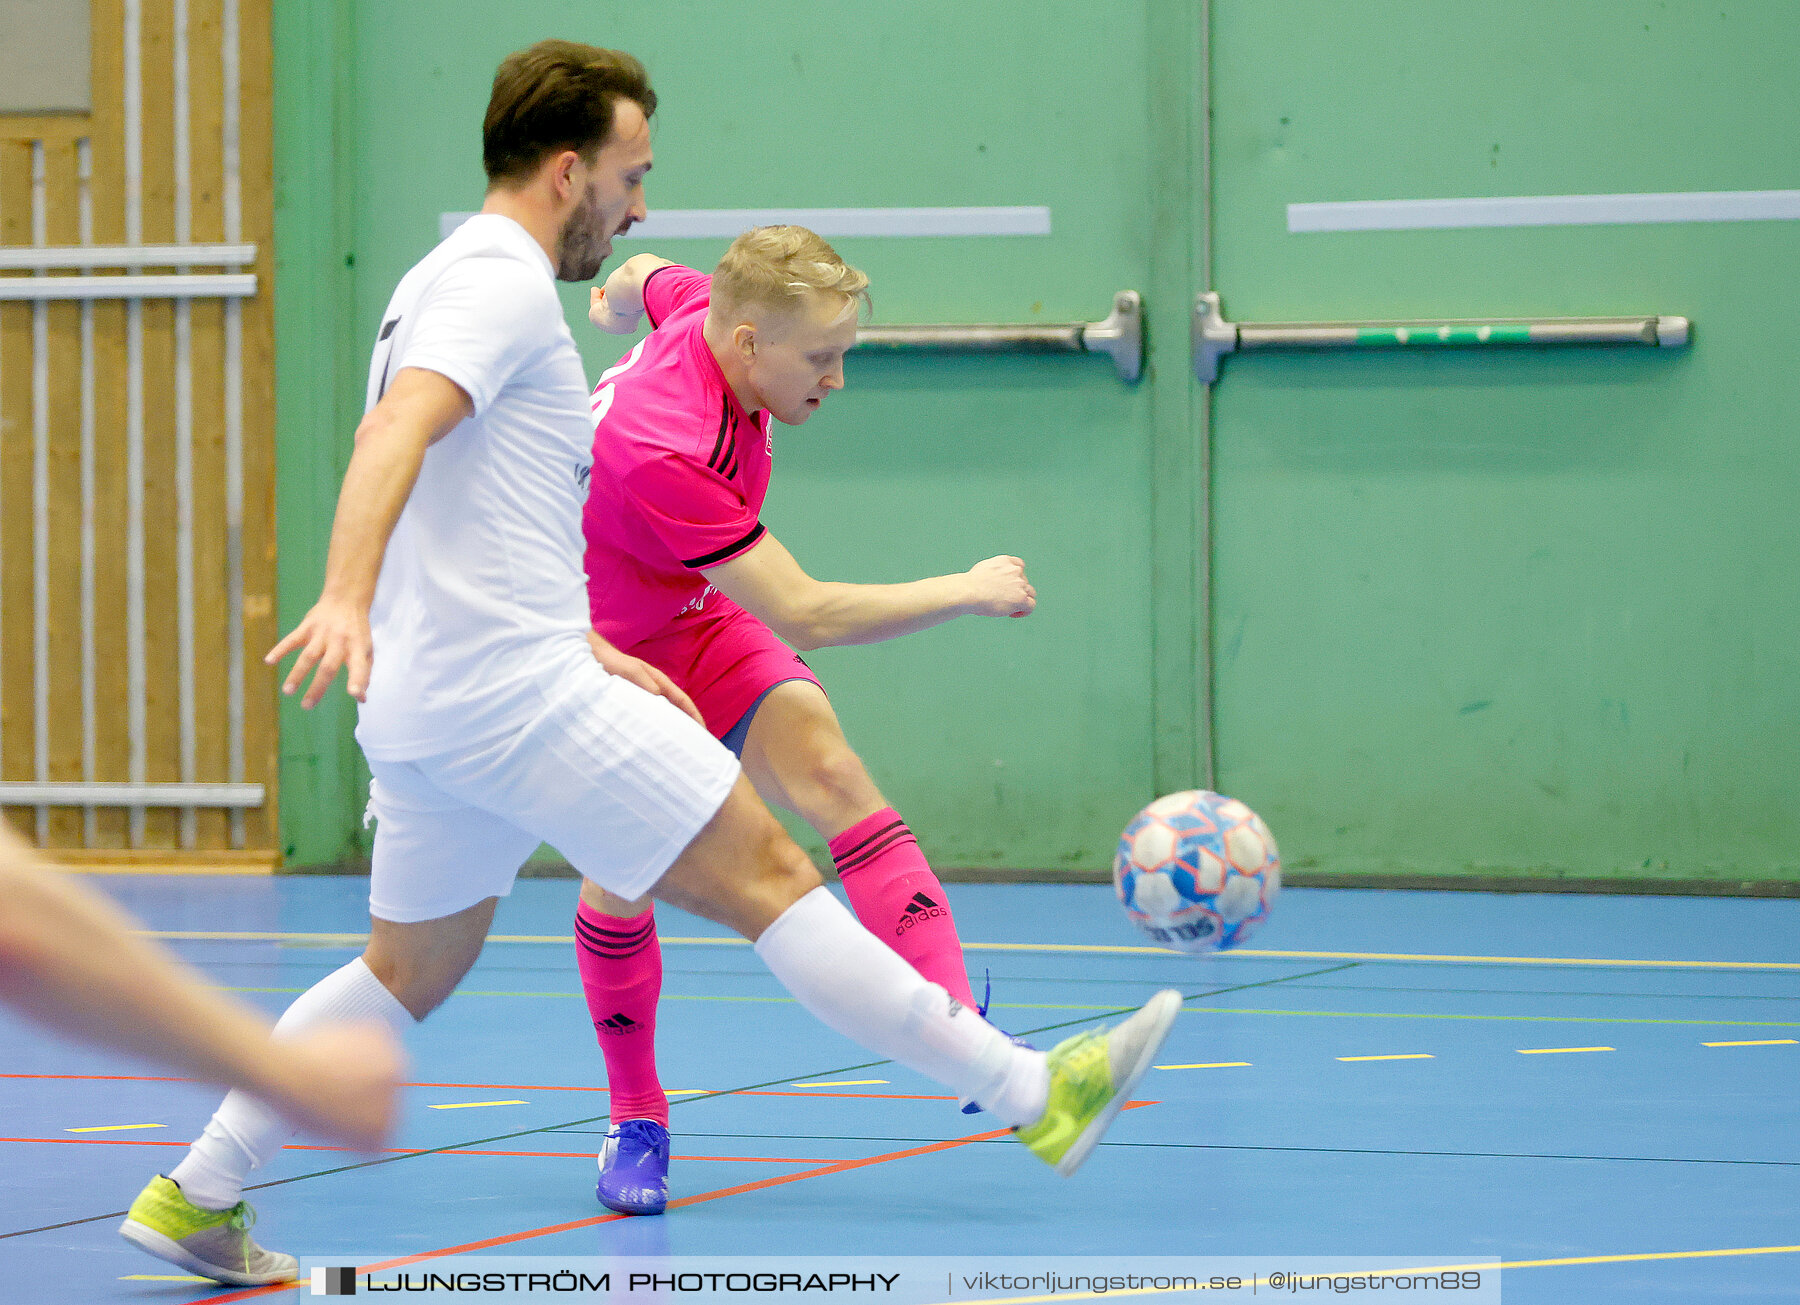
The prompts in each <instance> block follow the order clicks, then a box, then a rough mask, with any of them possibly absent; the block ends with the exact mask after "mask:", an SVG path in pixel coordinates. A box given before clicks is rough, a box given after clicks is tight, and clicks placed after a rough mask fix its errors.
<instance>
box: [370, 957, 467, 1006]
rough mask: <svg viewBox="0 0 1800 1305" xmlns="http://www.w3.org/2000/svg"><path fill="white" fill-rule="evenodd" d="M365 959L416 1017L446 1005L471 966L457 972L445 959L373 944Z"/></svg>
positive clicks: (384, 983)
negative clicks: (425, 956) (391, 950)
mask: <svg viewBox="0 0 1800 1305" xmlns="http://www.w3.org/2000/svg"><path fill="white" fill-rule="evenodd" d="M363 963H364V964H365V965H367V966H368V967H369V973H371V974H373V975H374V976H375V977H376V979H378V980H380V982H381V986H382V987H384V988H386V989H387V990H388V991H389V992H390V993H392V994H393V996H394V1000H395V1001H397V1002H399V1003H400V1004H401V1005H402V1006H404V1007H406V1011H407V1014H409V1015H411V1016H412V1017H413V1018H414V1019H415V1020H423V1019H424V1018H425V1017H426V1016H427V1015H429V1014H431V1012H432V1011H434V1010H436V1009H437V1008H438V1007H439V1006H442V1005H443V1004H444V1002H445V1000H446V999H447V998H448V997H449V996H450V994H451V993H452V992H454V991H455V990H456V985H457V983H458V982H459V981H461V979H462V976H463V974H464V973H465V972H466V971H467V969H468V967H467V966H464V967H462V969H460V970H455V971H454V972H453V970H452V968H451V967H446V966H445V965H444V964H443V963H442V961H441V959H430V960H421V959H420V958H417V957H410V956H405V955H397V954H394V953H390V952H385V951H380V950H377V949H373V948H371V949H370V950H369V951H366V952H364V953H363Z"/></svg>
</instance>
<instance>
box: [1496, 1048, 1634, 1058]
mask: <svg viewBox="0 0 1800 1305" xmlns="http://www.w3.org/2000/svg"><path fill="white" fill-rule="evenodd" d="M1617 1050H1618V1048H1617V1047H1520V1048H1519V1054H1520V1055H1521V1056H1563V1055H1568V1054H1571V1053H1573V1052H1577V1051H1617Z"/></svg>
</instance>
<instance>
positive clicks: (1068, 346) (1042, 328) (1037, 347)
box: [856, 290, 1144, 381]
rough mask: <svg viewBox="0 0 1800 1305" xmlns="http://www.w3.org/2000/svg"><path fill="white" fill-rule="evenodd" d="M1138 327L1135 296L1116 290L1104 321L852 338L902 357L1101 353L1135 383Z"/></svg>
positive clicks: (876, 329) (902, 329)
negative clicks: (917, 353)
mask: <svg viewBox="0 0 1800 1305" xmlns="http://www.w3.org/2000/svg"><path fill="white" fill-rule="evenodd" d="M1143 322H1144V305H1143V300H1142V298H1141V297H1140V296H1139V294H1138V292H1137V291H1136V290H1121V291H1119V293H1118V294H1116V295H1114V296H1113V307H1112V312H1111V313H1110V314H1109V315H1108V316H1107V318H1106V320H1105V321H1103V322H1067V323H1058V324H1054V325H1052V324H1042V325H1040V324H1036V323H1024V324H1020V325H1016V326H1005V325H992V324H981V325H972V326H928V325H912V324H908V325H899V326H865V327H863V328H862V329H861V330H859V331H858V332H857V333H856V347H857V348H858V349H875V350H880V351H882V352H907V353H911V352H914V351H930V352H937V353H1104V354H1107V355H1109V356H1110V357H1111V358H1112V360H1113V367H1114V369H1115V370H1116V371H1117V372H1118V373H1119V379H1120V380H1122V381H1135V380H1136V379H1137V378H1138V375H1139V373H1140V372H1142V370H1143V366H1144V327H1143Z"/></svg>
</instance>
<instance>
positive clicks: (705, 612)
mask: <svg viewBox="0 0 1800 1305" xmlns="http://www.w3.org/2000/svg"><path fill="white" fill-rule="evenodd" d="M623 651H625V652H628V653H630V654H631V655H632V656H633V657H641V658H643V659H644V660H645V661H647V662H649V663H650V664H651V665H652V666H654V667H656V669H657V670H659V671H661V672H662V673H663V674H665V675H667V676H668V677H669V678H670V679H671V680H674V681H675V683H676V684H678V685H680V686H681V687H682V689H684V690H685V691H686V692H687V695H688V697H690V698H692V699H693V700H694V705H695V706H696V707H698V708H699V709H700V715H701V717H702V719H704V720H705V721H706V728H707V729H708V730H709V731H711V733H712V736H713V737H714V738H717V739H722V738H724V737H725V736H726V735H727V734H729V733H731V731H732V728H733V726H735V725H737V724H738V722H739V721H741V720H743V718H744V713H746V712H748V711H750V710H751V709H752V708H753V707H755V706H756V704H757V703H758V702H760V701H761V700H762V697H763V695H764V694H765V693H767V692H768V691H769V690H770V689H772V688H774V687H775V686H776V685H777V684H781V683H782V682H784V681H786V680H806V681H808V682H809V683H812V684H818V683H819V677H818V676H816V675H814V674H813V673H812V668H811V667H810V666H808V665H807V664H806V663H805V662H803V661H802V660H800V654H799V653H797V652H795V651H794V650H793V649H792V648H790V647H788V646H787V645H786V644H785V643H783V642H782V641H781V640H780V639H779V638H778V637H777V636H776V634H775V632H774V631H773V630H771V629H769V627H768V626H766V625H764V624H763V623H762V622H761V621H759V620H757V618H756V617H754V616H752V615H751V614H750V613H749V612H746V611H745V610H744V609H743V608H741V607H739V606H738V605H737V604H736V603H734V602H732V601H731V600H730V599H729V598H727V597H726V596H725V595H724V594H721V593H719V592H717V591H716V590H715V591H714V592H712V593H709V594H707V596H706V605H705V606H704V607H702V608H701V610H700V611H698V612H695V613H691V614H684V615H682V616H679V617H677V618H676V619H675V620H674V621H673V622H672V623H671V624H670V625H669V627H668V628H667V629H665V630H663V631H662V632H661V633H659V634H654V635H651V636H650V637H649V638H648V639H645V640H644V641H643V642H642V643H640V644H638V645H636V646H635V647H632V648H626V649H623ZM823 688H824V686H823V685H821V686H820V689H821V691H823ZM740 746H741V741H740Z"/></svg>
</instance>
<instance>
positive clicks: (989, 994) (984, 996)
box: [956, 970, 1037, 1115]
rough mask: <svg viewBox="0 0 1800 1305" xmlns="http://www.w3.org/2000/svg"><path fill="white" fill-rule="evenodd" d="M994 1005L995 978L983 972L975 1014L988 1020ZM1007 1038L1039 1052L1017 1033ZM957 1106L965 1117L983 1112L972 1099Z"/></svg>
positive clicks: (1027, 1048)
mask: <svg viewBox="0 0 1800 1305" xmlns="http://www.w3.org/2000/svg"><path fill="white" fill-rule="evenodd" d="M993 1004H994V976H993V975H992V974H990V973H989V972H988V971H986V970H983V971H982V972H981V1005H979V1006H977V1007H976V1008H975V1013H976V1014H977V1015H979V1016H981V1018H982V1019H984V1020H985V1019H987V1013H988V1007H989V1006H991V1005H993ZM1000 1031H1001V1032H1002V1033H1006V1030H1005V1029H1001V1030H1000ZM1006 1036H1007V1039H1008V1040H1009V1041H1010V1042H1011V1043H1012V1044H1013V1046H1015V1047H1023V1048H1025V1050H1027V1051H1035V1050H1037V1048H1035V1047H1033V1046H1032V1045H1031V1044H1030V1043H1029V1042H1027V1041H1025V1039H1024V1038H1021V1037H1019V1036H1018V1035H1017V1034H1016V1033H1006ZM956 1104H957V1105H959V1106H961V1107H962V1112H963V1114H965V1115H979V1114H980V1113H981V1110H982V1107H981V1103H980V1102H979V1101H976V1100H974V1099H973V1098H972V1097H964V1098H963V1099H962V1100H961V1101H959V1102H957V1103H956Z"/></svg>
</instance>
